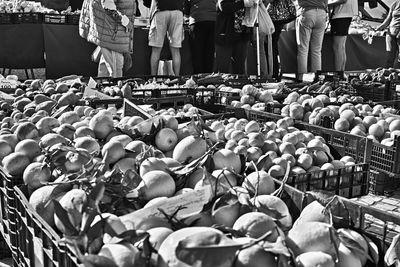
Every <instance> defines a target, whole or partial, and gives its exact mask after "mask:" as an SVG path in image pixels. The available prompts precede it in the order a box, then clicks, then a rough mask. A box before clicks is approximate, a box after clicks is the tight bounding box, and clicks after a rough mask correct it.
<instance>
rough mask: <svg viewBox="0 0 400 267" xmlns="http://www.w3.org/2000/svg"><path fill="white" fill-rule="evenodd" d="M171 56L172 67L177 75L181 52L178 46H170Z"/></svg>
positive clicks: (179, 69)
mask: <svg viewBox="0 0 400 267" xmlns="http://www.w3.org/2000/svg"><path fill="white" fill-rule="evenodd" d="M170 49H171V56H172V68H173V70H174V74H175V76H179V74H180V72H181V52H180V49H179V48H176V47H170Z"/></svg>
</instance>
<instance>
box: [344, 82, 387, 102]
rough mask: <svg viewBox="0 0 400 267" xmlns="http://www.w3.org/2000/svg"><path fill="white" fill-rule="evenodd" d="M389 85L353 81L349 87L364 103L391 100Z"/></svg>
mask: <svg viewBox="0 0 400 267" xmlns="http://www.w3.org/2000/svg"><path fill="white" fill-rule="evenodd" d="M388 84H389V83H388V82H386V83H384V84H383V83H379V82H369V81H367V82H365V81H360V80H357V79H353V80H352V82H351V85H352V86H353V88H354V89H355V90H356V91H357V95H359V96H362V97H363V98H364V100H366V101H374V102H379V101H386V100H391V96H390V92H389V87H390V86H389V85H388Z"/></svg>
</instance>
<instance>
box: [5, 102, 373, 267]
mask: <svg viewBox="0 0 400 267" xmlns="http://www.w3.org/2000/svg"><path fill="white" fill-rule="evenodd" d="M89 110H90V112H89ZM42 113H43V112H42ZM85 113H86V114H87V113H89V115H85ZM234 120H235V119H232V120H231V122H229V121H227V123H228V124H229V123H233V124H234V125H235V127H236V128H237V129H238V130H236V131H238V132H239V131H240V132H241V133H242V134H246V135H247V136H248V137H249V139H248V143H249V145H248V146H249V147H248V150H247V153H246V154H247V156H246V160H247V161H248V163H247V167H246V168H245V169H246V170H245V171H243V169H244V168H243V166H242V161H241V158H240V155H239V154H237V153H235V152H234V151H232V150H230V149H228V148H226V147H227V145H226V147H225V148H218V143H214V142H213V141H214V140H213V138H212V137H210V135H211V134H210V133H212V131H213V128H214V129H215V128H217V127H218V128H220V125H221V124H224V123H225V122H222V121H214V122H212V123H211V124H210V126H209V127H207V124H204V125H201V124H200V125H193V124H186V125H185V126H184V127H183V128H180V126H179V125H178V123H177V121H176V120H174V118H173V117H172V116H170V117H166V116H165V117H164V116H163V115H161V116H159V117H156V118H152V119H149V120H147V121H144V120H143V119H141V118H139V117H130V118H128V117H125V118H122V119H121V120H120V121H118V122H117V121H114V118H113V116H112V113H111V112H110V111H109V110H104V109H100V110H91V108H87V107H80V106H77V107H76V108H75V109H74V111H68V112H65V113H63V114H62V115H61V116H60V117H59V118H58V119H56V118H51V117H46V116H45V117H43V118H42V119H40V120H39V121H38V122H37V123H36V124H33V123H32V122H31V121H29V119H28V120H26V121H24V119H23V118H22V119H20V120H18V121H14V124H15V125H14V126H16V127H14V126H13V127H14V128H15V131H14V132H13V133H9V134H6V135H5V136H7V137H8V138H9V139H8V140H14V141H15V143H16V144H15V146H14V148H12V147H11V146H10V149H9V151H10V152H11V153H10V154H8V155H6V156H5V157H4V158H3V160H2V165H3V169H4V170H5V171H6V172H7V173H8V174H10V175H13V176H20V175H22V177H23V182H24V184H25V185H26V187H27V188H28V192H29V193H28V194H29V203H30V204H31V205H32V207H33V208H34V209H35V210H36V212H37V213H38V214H40V215H41V216H42V217H43V219H44V220H45V221H46V223H48V224H49V225H50V226H52V227H54V229H55V230H56V231H57V232H59V233H60V234H61V235H63V236H64V238H65V239H64V242H67V244H68V245H69V247H70V249H71V250H73V251H74V253H75V255H76V256H77V258H78V260H79V261H81V262H82V263H84V264H94V263H95V262H99V261H100V262H106V263H107V264H111V265H112V266H143V265H144V264H147V265H148V266H185V265H184V264H186V265H188V266H191V265H193V264H194V262H199V261H200V262H201V264H204V266H220V265H221V266H225V265H226V264H228V263H229V264H232V263H233V261H236V264H242V265H239V266H254V264H255V263H253V262H252V260H251V261H249V257H248V256H246V253H249V252H246V250H247V249H249V251H252V250H254V249H256V252H257V255H258V254H260V255H261V260H260V259H257V258H255V259H254V260H257V261H261V263H264V262H265V261H266V260H268V262H269V263H270V264H271V266H278V262H279V261H285V262H286V264H287V265H288V266H290V264H293V263H294V262H301V263H302V264H307V262H308V261H310V260H311V261H315V260H317V262H318V261H319V256H317V255H314V254H312V255H311V256H310V255H308V254H307V253H312V252H318V253H320V254H321V253H322V254H321V255H322V256H321V261H323V262H325V261H328V262H330V261H333V259H337V258H338V257H340V255H341V254H342V256H341V257H342V260H341V261H342V262H345V261H346V260H350V261H352V262H356V263H357V264H359V266H363V265H364V264H365V263H366V261H367V257H366V256H365V255H367V254H368V249H365V247H364V249H365V250H364V253H360V255H363V256H362V257H361V256H360V255H358V254H357V255H356V256H352V255H354V251H355V250H354V249H355V248H354V245H352V243H351V242H350V241H349V240H348V239H345V236H343V235H341V234H340V233H341V231H348V230H344V229H342V230H339V228H338V229H337V230H336V228H335V227H334V225H333V224H332V222H331V221H329V218H331V217H330V215H329V210H330V207H329V206H327V207H324V206H323V204H320V203H319V202H312V203H311V204H310V205H312V207H311V206H310V208H309V209H311V210H312V211H311V212H310V211H308V209H307V207H306V208H305V209H304V210H303V212H302V213H301V214H300V216H299V218H298V219H297V220H295V219H294V218H293V217H292V215H291V214H290V212H289V209H288V207H287V206H286V204H285V202H283V201H282V200H281V199H280V198H279V195H280V192H281V191H282V188H279V185H277V184H276V183H275V182H274V180H273V176H272V175H275V173H270V172H268V173H267V171H266V170H267V168H266V166H267V165H270V164H271V163H272V162H269V161H268V160H260V157H258V154H257V151H258V150H260V151H262V150H261V148H260V147H264V145H263V143H264V142H265V141H264V140H263V137H261V136H263V135H262V134H261V133H260V127H261V126H260V125H259V124H258V123H257V122H255V121H246V120H243V119H242V120H235V121H234ZM45 121H46V122H47V123H46V122H45ZM67 121H68V122H67ZM277 123H278V124H282V128H281V129H282V130H283V129H285V126H284V125H285V123H286V125H287V126H288V125H289V123H290V120H283V121H281V122H277ZM79 124H81V126H79ZM228 124H227V125H228ZM127 126H129V127H127ZM270 126H271V127H273V125H270ZM13 127H12V128H13ZM116 127H118V128H119V129H120V130H121V131H122V133H121V132H116V131H115V130H116ZM288 127H289V126H288ZM74 128H75V131H74ZM239 129H240V130H239ZM202 131H203V132H204V136H202V134H201V133H200V132H202ZM124 132H128V133H129V135H128V134H126V133H125V134H124ZM281 132H283V131H281ZM207 133H208V135H207ZM293 133H295V132H293ZM216 134H217V132H216ZM237 134H238V135H239V134H240V133H237ZM304 134H306V133H304ZM238 135H236V134H234V132H233V131H232V133H231V135H230V136H229V138H236V137H237V136H238ZM297 135H298V136H297ZM300 135H301V134H300V132H299V133H296V134H293V136H294V138H299V137H300ZM3 136H4V135H3ZM133 136H136V138H137V139H134V138H132V137H133ZM207 136H208V138H207ZM226 136H227V137H228V135H226ZM286 136H290V134H288V135H286ZM12 138H14V139H12ZM300 139H301V138H300ZM230 140H231V141H232V140H233V139H230ZM243 140H245V139H244V138H243ZM275 140H276V139H275ZM290 140H291V139H290ZM217 141H218V140H217ZM227 142H229V140H228V141H227ZM310 142H311V143H316V144H317V143H319V142H321V141H320V139H318V138H317V139H312V140H310V141H309V142H308V143H307V145H310V146H309V147H310V148H311V143H310ZM9 143H11V141H9ZM287 143H290V142H289V141H287ZM282 144H284V143H282ZM268 145H270V144H268ZM244 146H245V145H244ZM284 147H288V149H289V146H284ZM293 147H294V145H293ZM321 147H323V144H321ZM252 148H254V149H252ZM257 148H258V149H257ZM280 148H282V149H284V148H283V146H280ZM264 149H265V148H264ZM233 150H235V149H233ZM253 150H254V151H255V152H254V153H253ZM289 150H290V149H289ZM289 150H288V151H289ZM270 151H273V150H270ZM285 151H286V150H285ZM310 151H311V150H310ZM315 151H320V152H321V150H315ZM315 151H314V152H315ZM290 153H291V152H288V153H287V154H289V155H291V154H290ZM323 153H325V152H323ZM279 154H280V155H282V157H283V155H284V154H286V153H284V152H283V151H281V152H280V153H279ZM302 155H308V154H307V152H305V153H304V154H302ZM302 155H300V156H299V160H298V161H299V163H298V167H300V166H305V165H304V164H308V163H306V161H307V159H305V160H302V159H301V158H302ZM267 157H269V155H267ZM289 158H290V159H292V158H294V155H292V157H289ZM343 160H344V159H343ZM350 161H351V160H350ZM350 161H349V162H350ZM255 162H256V163H257V164H255ZM281 163H282V162H281ZM290 163H291V162H290ZM290 163H289V162H288V163H287V167H290ZM310 164H312V163H311V162H310ZM274 166H278V165H273V166H271V167H270V169H271V168H274ZM307 166H308V165H307ZM343 166H345V164H344V163H343ZM346 166H348V165H346ZM304 168H306V167H304ZM306 169H309V168H308V167H307V168H306ZM332 170H333V169H332ZM268 171H270V170H268ZM283 185H284V183H283ZM193 191H203V192H205V196H206V201H205V203H204V205H205V206H207V205H208V208H206V209H205V210H204V211H201V212H200V213H196V214H195V215H193V216H189V217H186V216H184V217H183V218H180V217H179V210H180V207H175V208H176V213H174V214H175V215H174V214H167V213H165V212H161V214H163V215H162V216H154V217H153V216H152V217H140V218H136V219H135V220H134V221H130V220H129V218H130V216H129V215H130V213H131V212H140V211H141V210H142V209H146V208H151V207H152V206H154V205H161V203H162V202H164V201H167V200H168V199H169V198H173V197H178V196H179V195H184V194H189V195H190V192H193ZM117 203H118V204H117ZM50 204H51V205H50ZM181 208H183V207H181ZM325 208H326V209H327V210H328V212H327V213H326V214H324V215H322V214H323V213H322V212H321V215H317V217H315V216H316V214H318V212H315V210H317V209H319V210H325ZM161 211H162V210H161ZM133 214H134V213H133ZM213 225H214V226H213ZM212 226H213V227H212ZM188 227H189V228H188ZM306 229H308V231H307V230H306ZM299 232H301V233H302V234H299ZM224 233H230V234H229V235H225V234H224ZM354 234H355V233H354ZM230 236H232V237H230ZM357 237H358V239H356V240H355V242H359V240H361V241H362V244H363V245H365V243H368V241H367V240H368V239H365V238H364V237H359V236H357ZM350 238H352V237H350ZM255 241H257V242H256V243H257V244H258V245H256V243H254V242H255ZM253 243H254V244H253ZM227 244H229V247H230V248H229V250H228V251H227V252H224V255H225V256H224V258H223V259H220V258H219V257H210V254H208V253H207V257H205V258H204V256H201V254H198V253H196V252H195V250H193V248H195V247H197V246H202V248H201V249H202V250H203V249H206V248H207V247H210V248H209V249H211V248H213V249H212V250H211V251H210V252H209V253H216V252H218V251H219V248H218V247H219V246H220V245H221V246H222V247H225V246H226V245H227ZM340 244H341V246H342V248H340ZM253 246H255V247H254V248H252V247H253ZM335 246H337V247H338V248H339V250H338V251H336V250H335V249H334V248H335ZM246 247H247V248H246ZM356 248H358V247H357V246H356ZM181 249H182V250H183V251H187V252H186V253H183V252H182V253H183V254H181V252H180V250H181ZM242 249H243V250H242ZM290 250H293V254H292V253H291V252H289V251H290ZM236 251H240V253H239V254H238V255H237V257H236V258H235V252H236ZM188 253H189V254H188ZM252 253H253V252H252ZM324 253H325V254H324ZM184 255H186V256H184ZM203 255H204V254H203ZM197 257H199V258H197ZM242 261H243V262H242ZM339 262H340V260H339ZM201 266H203V265H201ZM344 266H347V265H344Z"/></svg>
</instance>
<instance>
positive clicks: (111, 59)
mask: <svg viewBox="0 0 400 267" xmlns="http://www.w3.org/2000/svg"><path fill="white" fill-rule="evenodd" d="M135 13H136V3H135V1H132V0H118V1H116V2H114V1H113V0H85V1H84V2H83V5H82V11H81V16H80V19H79V34H80V36H81V37H82V38H85V39H86V40H87V41H88V42H91V43H93V44H95V45H97V46H98V47H97V48H96V50H95V52H94V57H95V58H96V59H97V60H99V67H98V76H99V77H114V78H115V77H122V75H123V69H124V65H125V67H126V66H128V68H129V67H130V66H131V64H132V59H131V54H132V52H133V22H134V20H135ZM97 60H96V61H97Z"/></svg>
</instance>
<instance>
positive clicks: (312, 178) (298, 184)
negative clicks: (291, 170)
mask: <svg viewBox="0 0 400 267" xmlns="http://www.w3.org/2000/svg"><path fill="white" fill-rule="evenodd" d="M368 172H369V165H368V163H359V164H356V165H354V166H349V167H344V168H341V169H335V170H321V171H317V172H308V173H304V174H299V175H296V176H291V177H289V179H288V184H289V185H291V186H293V187H295V188H297V189H299V190H300V191H304V192H306V191H314V190H324V191H328V192H332V193H334V194H336V195H338V196H341V197H345V198H353V197H358V196H364V195H366V194H368Z"/></svg>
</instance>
